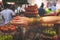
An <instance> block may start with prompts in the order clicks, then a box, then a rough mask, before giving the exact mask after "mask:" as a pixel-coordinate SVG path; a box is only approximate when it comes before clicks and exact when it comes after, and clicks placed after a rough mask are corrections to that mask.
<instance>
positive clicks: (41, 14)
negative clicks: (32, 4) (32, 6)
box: [38, 3, 46, 16]
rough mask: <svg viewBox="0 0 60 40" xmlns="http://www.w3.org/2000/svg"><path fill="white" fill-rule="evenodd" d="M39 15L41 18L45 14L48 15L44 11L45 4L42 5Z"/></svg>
mask: <svg viewBox="0 0 60 40" xmlns="http://www.w3.org/2000/svg"><path fill="white" fill-rule="evenodd" d="M38 13H39V15H40V16H44V14H45V13H46V11H45V9H44V3H42V4H41V7H40V8H39V9H38Z"/></svg>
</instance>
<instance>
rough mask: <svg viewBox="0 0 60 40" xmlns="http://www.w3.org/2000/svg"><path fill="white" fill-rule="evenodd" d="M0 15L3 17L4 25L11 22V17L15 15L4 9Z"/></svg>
mask: <svg viewBox="0 0 60 40" xmlns="http://www.w3.org/2000/svg"><path fill="white" fill-rule="evenodd" d="M1 15H2V16H3V17H4V21H5V23H4V24H7V23H9V21H10V20H11V18H12V15H15V13H14V12H13V11H12V10H10V9H5V10H3V11H1Z"/></svg>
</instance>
